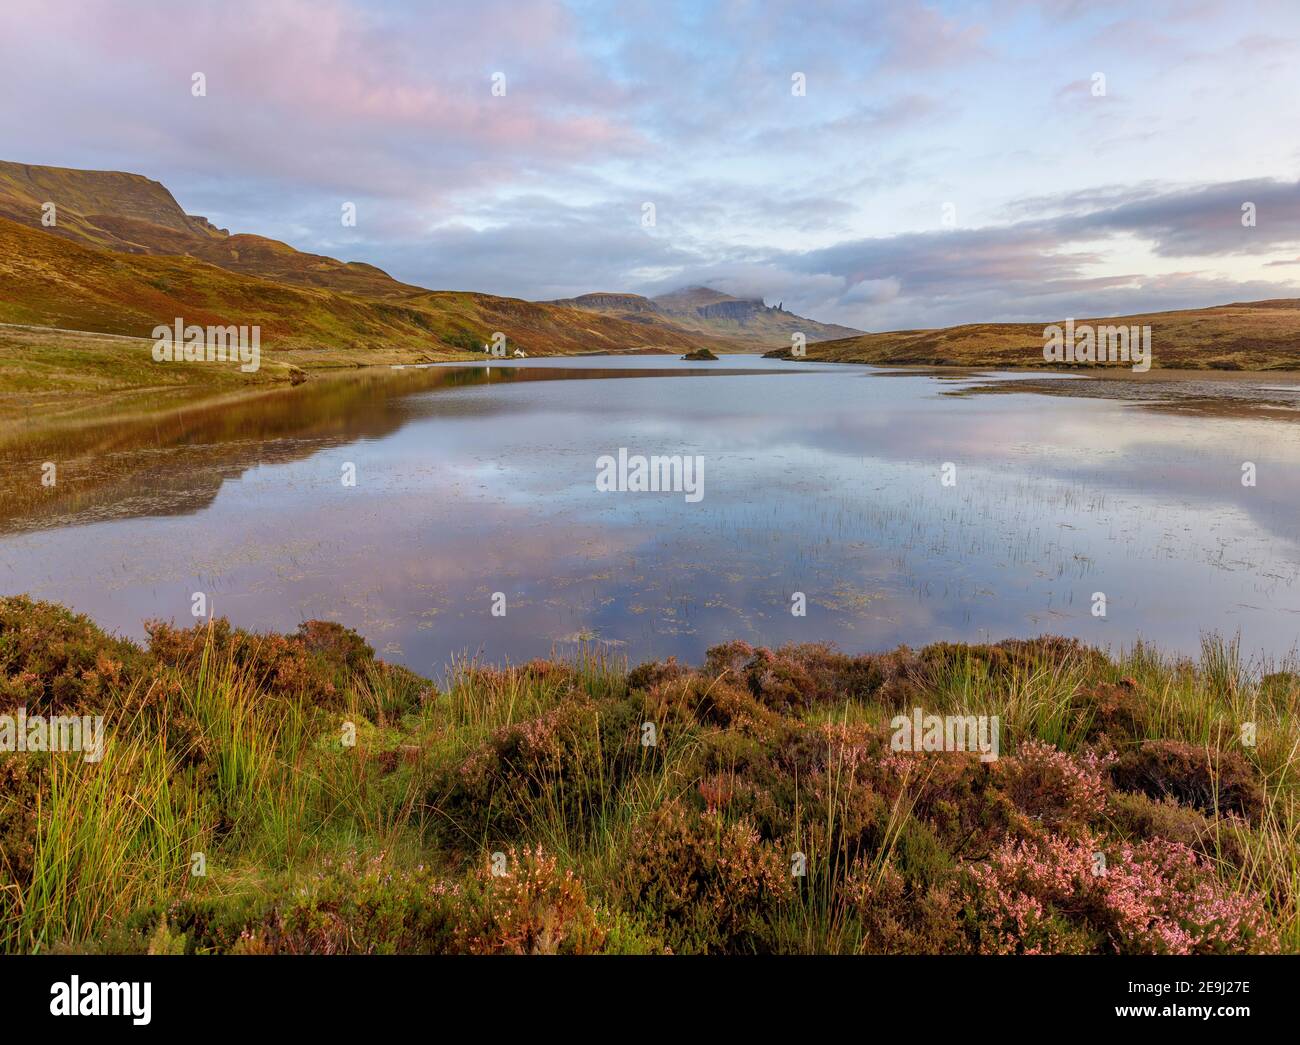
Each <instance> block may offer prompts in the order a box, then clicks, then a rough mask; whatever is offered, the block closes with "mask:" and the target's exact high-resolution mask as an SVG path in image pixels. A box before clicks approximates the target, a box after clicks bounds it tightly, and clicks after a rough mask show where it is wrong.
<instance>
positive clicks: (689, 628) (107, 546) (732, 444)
mask: <svg viewBox="0 0 1300 1045" xmlns="http://www.w3.org/2000/svg"><path fill="white" fill-rule="evenodd" d="M1008 376H1010V375H1008ZM1034 378H1035V379H1036V380H1041V379H1042V375H1034ZM986 379H987V378H986V377H985V378H983V379H981V380H986ZM975 380H976V379H975V378H968V379H964V380H956V381H954V380H953V379H951V378H948V379H943V380H940V379H936V378H935V377H934V376H930V375H923V374H898V373H896V372H882V371H879V370H875V369H873V368H870V367H853V366H843V365H832V364H813V363H798V364H792V363H789V362H780V361H776V360H764V359H761V358H758V357H755V356H744V357H734V356H733V357H726V358H724V359H722V360H719V361H718V362H717V363H684V362H681V361H680V360H677V359H676V358H670V357H645V356H638V357H585V358H580V359H573V358H568V359H545V360H542V359H538V360H527V361H522V362H520V363H511V364H508V365H500V364H494V365H492V366H491V367H490V368H489V367H484V366H475V367H463V366H461V367H453V366H438V367H426V368H405V369H402V370H391V371H390V370H385V371H381V372H378V371H377V372H368V373H365V374H362V375H360V376H352V377H348V378H346V379H337V380H331V379H323V378H313V380H312V381H309V382H308V383H307V384H306V385H303V386H300V387H298V388H294V389H282V390H278V391H275V392H271V393H267V394H265V395H262V396H259V397H256V398H252V399H248V400H244V401H242V402H239V403H235V404H221V405H216V406H206V407H205V406H197V407H190V408H186V409H183V410H178V411H175V412H173V413H172V414H169V415H167V416H166V417H164V418H152V419H149V420H147V421H130V420H127V419H121V420H119V421H115V422H113V423H110V424H103V425H99V426H96V427H94V428H84V427H83V428H76V429H68V430H59V431H56V432H40V433H33V434H32V435H31V436H30V437H29V438H26V439H22V440H19V441H17V442H15V443H13V444H11V445H9V446H8V447H6V449H5V455H4V458H3V461H2V462H0V506H3V507H2V510H0V591H3V592H4V593H5V594H14V593H18V592H30V593H31V594H33V595H34V596H37V597H40V598H45V599H52V600H56V601H59V602H63V603H67V604H69V605H71V606H73V607H74V608H76V609H78V610H80V611H83V612H86V613H89V614H90V615H91V616H92V617H94V618H95V619H96V620H97V621H99V622H100V623H102V624H104V625H106V626H108V627H110V628H112V629H114V630H117V631H119V632H121V633H123V634H127V635H131V636H135V637H139V636H141V635H142V634H143V631H142V621H143V620H144V619H146V618H152V617H161V618H166V619H172V618H174V619H176V620H177V621H179V622H188V621H190V619H191V618H190V605H191V596H192V593H193V592H195V591H203V592H205V593H207V595H208V597H209V599H210V600H211V605H212V607H213V608H214V609H215V611H216V613H218V614H221V615H226V616H229V617H230V618H231V619H232V620H233V621H234V622H235V623H236V624H238V625H241V626H244V627H248V628H255V629H281V630H284V629H289V630H291V629H292V628H294V627H295V626H296V625H297V624H298V623H299V622H300V621H303V620H307V619H311V618H325V619H331V620H338V621H341V622H343V623H345V624H348V625H350V626H352V627H355V628H357V629H358V630H360V631H361V632H362V634H364V635H365V636H366V637H367V638H368V639H369V640H370V641H371V643H372V644H373V645H374V646H375V647H376V648H377V649H379V650H381V651H382V652H383V653H384V655H386V656H388V657H389V658H391V659H395V660H399V661H402V662H404V663H407V664H409V665H410V666H412V667H414V668H415V669H417V670H420V671H424V672H436V671H438V670H440V669H441V668H442V667H443V666H445V665H446V663H447V661H448V660H449V658H450V657H452V656H453V655H457V654H462V653H468V654H471V655H472V654H475V653H478V654H481V655H483V656H484V657H486V658H487V659H492V660H496V659H506V658H509V659H512V660H521V659H524V658H527V657H531V656H540V655H546V654H548V653H550V652H551V651H552V650H554V649H559V650H560V651H564V650H566V649H568V648H569V647H570V644H572V643H576V642H578V641H582V640H584V639H587V640H592V641H598V642H603V643H607V644H608V645H609V646H610V648H612V649H613V650H615V651H618V652H621V653H624V654H626V655H627V656H628V657H629V658H630V659H631V660H632V661H634V662H635V661H639V660H643V659H648V658H650V657H662V656H667V655H670V654H673V655H677V656H679V657H682V658H685V659H688V660H692V661H698V660H699V659H700V658H701V656H702V654H703V651H704V650H705V649H706V648H707V647H708V646H710V645H712V644H714V643H717V642H721V641H725V640H728V639H733V638H742V639H747V640H749V641H750V642H753V643H767V644H775V643H782V642H791V641H811V640H827V641H832V642H835V643H837V644H839V645H840V646H841V647H843V648H845V649H848V650H854V651H857V650H874V649H881V648H886V647H891V646H894V645H896V644H898V643H901V642H906V643H910V644H913V645H920V644H924V643H927V642H933V641H938V640H979V639H984V638H992V639H999V638H1005V637H1009V636H1023V635H1032V634H1038V633H1041V632H1053V633H1058V634H1065V635H1073V636H1078V637H1080V638H1082V639H1085V640H1087V641H1089V642H1096V643H1099V644H1104V645H1105V644H1108V645H1111V646H1120V645H1129V644H1131V643H1132V642H1133V641H1134V640H1135V639H1137V638H1139V637H1141V638H1145V639H1150V640H1153V641H1155V642H1157V643H1159V644H1161V645H1162V646H1164V647H1166V648H1169V649H1171V650H1180V651H1186V652H1194V651H1195V650H1196V649H1197V648H1198V644H1199V636H1200V634H1201V633H1202V632H1204V631H1207V630H1211V629H1214V630H1219V631H1222V632H1227V633H1235V632H1237V631H1240V632H1241V634H1242V638H1243V644H1244V646H1245V647H1246V649H1247V650H1249V651H1265V652H1267V653H1269V654H1271V655H1275V656H1280V655H1282V654H1285V653H1286V652H1287V651H1289V650H1290V649H1291V648H1292V647H1293V646H1294V645H1295V644H1296V640H1297V634H1298V633H1300V583H1298V581H1300V555H1297V541H1298V540H1300V521H1298V520H1300V510H1298V509H1300V425H1293V424H1285V423H1279V422H1277V421H1269V420H1252V419H1248V418H1232V417H1208V418H1207V417H1199V416H1179V415H1173V414H1160V413H1155V412H1152V411H1151V410H1148V409H1145V408H1144V407H1143V406H1142V404H1141V403H1135V402H1131V401H1126V402H1117V401H1113V400H1108V399H1095V398H1065V397H1059V396H1050V397H1049V396H1044V395H1036V394H1030V393H1019V392H1012V393H1010V394H1000V395H995V396H970V397H954V396H952V395H946V394H945V393H947V392H951V391H954V390H958V391H959V390H961V388H962V386H963V385H964V384H966V383H971V382H974V381H975ZM1057 380H1079V379H1078V378H1071V377H1062V378H1058V379H1057ZM1266 383H1267V382H1266V380H1265V379H1264V378H1262V377H1261V379H1260V384H1261V385H1263V384H1266ZM620 447H626V448H627V449H628V450H629V452H630V453H633V454H638V453H639V454H645V455H650V454H661V455H671V454H682V455H691V456H694V455H699V456H700V457H702V459H703V461H704V487H703V489H704V496H703V499H702V500H700V501H699V502H698V503H688V502H687V500H686V499H685V497H684V496H683V494H681V493H662V494H658V493H637V492H615V493H601V492H598V491H597V489H596V484H595V479H596V471H597V459H598V458H599V457H600V456H601V455H604V454H617V453H618V450H619V448H620ZM46 460H55V461H57V462H58V463H59V467H60V471H59V483H58V485H57V486H56V487H55V488H54V489H53V490H51V489H48V488H42V487H41V486H40V484H39V469H40V465H41V463H42V462H43V461H46ZM1247 461H1249V462H1252V463H1254V465H1255V467H1256V473H1257V476H1258V481H1257V485H1256V486H1254V487H1247V486H1243V485H1242V481H1241V476H1242V464H1243V462H1247ZM945 463H951V464H952V465H954V466H955V475H956V485H955V486H951V487H949V486H944V485H943V484H942V482H941V475H942V474H943V466H944V464H945ZM349 464H350V465H353V466H355V474H356V485H355V486H354V487H349V486H345V485H344V484H343V483H342V482H341V479H342V477H343V474H344V471H345V466H346V465H349ZM497 592H500V593H502V594H503V595H504V597H505V605H506V613H505V616H503V617H498V616H493V615H492V612H491V610H492V605H493V597H494V594H495V593H497ZM796 592H802V593H804V595H805V596H806V600H807V615H806V616H805V617H796V616H794V615H792V613H791V604H792V603H791V599H792V596H793V595H794V593H796ZM1098 592H1102V593H1104V594H1105V596H1106V616H1105V617H1104V618H1102V617H1097V616H1094V615H1093V613H1092V612H1091V610H1092V606H1093V595H1094V593H1098Z"/></svg>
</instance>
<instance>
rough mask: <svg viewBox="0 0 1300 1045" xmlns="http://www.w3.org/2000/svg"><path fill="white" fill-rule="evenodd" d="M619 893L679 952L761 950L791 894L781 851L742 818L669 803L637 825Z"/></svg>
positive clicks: (676, 802) (678, 801) (681, 803)
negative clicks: (651, 920)
mask: <svg viewBox="0 0 1300 1045" xmlns="http://www.w3.org/2000/svg"><path fill="white" fill-rule="evenodd" d="M622 893H623V895H624V897H625V898H627V899H628V900H629V901H632V902H636V903H637V904H639V905H640V906H642V908H643V909H644V910H646V911H647V914H648V916H649V917H652V918H654V919H655V920H656V922H657V925H656V928H658V929H660V930H661V931H662V933H663V936H664V939H665V940H667V941H668V942H669V944H670V945H671V946H672V947H673V949H674V950H677V951H683V950H684V951H697V952H707V951H716V952H726V953H732V952H736V951H754V950H765V949H767V943H766V940H767V919H768V918H769V917H770V916H771V915H772V914H774V913H775V912H776V911H777V909H779V907H780V906H781V905H782V904H784V903H787V902H788V901H789V900H790V899H791V898H792V896H793V888H792V884H791V877H790V865H789V862H788V861H787V859H786V856H785V854H783V853H781V852H779V851H778V850H777V849H776V847H775V846H773V845H772V844H770V843H766V842H763V841H761V840H760V838H759V834H758V831H757V830H755V829H754V827H753V825H752V824H751V823H749V822H748V821H746V820H743V819H742V820H736V821H733V822H730V823H728V822H726V821H724V819H723V817H722V816H721V815H720V814H717V813H700V812H697V811H695V810H692V809H688V808H687V807H686V805H685V804H684V803H683V802H682V801H681V800H673V801H670V802H667V803H665V804H664V805H663V806H660V807H659V808H658V809H656V810H654V811H653V812H652V813H651V814H650V815H649V816H647V817H646V818H644V820H643V821H642V822H641V823H640V824H639V825H638V827H637V830H636V833H635V836H634V839H633V843H632V845H631V848H630V850H629V852H628V854H627V859H626V860H625V861H624V865H623V876H622Z"/></svg>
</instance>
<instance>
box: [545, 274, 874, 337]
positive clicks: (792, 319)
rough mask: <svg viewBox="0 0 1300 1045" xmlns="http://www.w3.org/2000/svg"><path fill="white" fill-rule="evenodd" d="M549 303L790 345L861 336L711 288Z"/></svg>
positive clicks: (594, 296) (588, 296)
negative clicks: (793, 339) (796, 337)
mask: <svg viewBox="0 0 1300 1045" xmlns="http://www.w3.org/2000/svg"><path fill="white" fill-rule="evenodd" d="M547 304H551V305H562V306H565V307H568V308H580V309H583V310H584V311H588V312H598V313H602V314H604V315H614V316H618V317H620V318H622V319H627V320H631V321H633V322H650V321H653V320H654V319H661V320H667V321H669V322H671V323H673V324H675V325H677V326H680V327H682V328H684V329H686V330H693V331H698V332H700V333H705V334H714V335H717V336H719V337H736V338H746V339H750V340H756V341H760V342H762V343H764V344H770V345H773V346H776V345H782V346H788V345H789V343H790V335H791V334H796V333H802V334H803V335H804V337H805V338H807V340H808V341H809V342H812V341H829V340H833V339H835V338H844V337H854V336H856V335H858V334H861V333H862V331H860V330H855V329H854V328H853V327H845V326H840V325H838V324H836V323H819V322H818V321H817V320H815V319H807V318H806V317H804V316H797V315H795V314H794V313H793V312H787V311H785V309H784V308H772V307H770V306H769V305H767V304H766V303H765V302H764V301H763V299H762V298H738V297H734V296H732V295H731V294H724V293H723V292H722V291H720V290H714V289H713V288H712V287H698V286H697V287H683V288H682V289H680V290H674V291H671V292H670V293H667V294H660V295H659V296H657V297H653V298H648V297H643V296H642V295H640V294H617V293H595V294H582V295H580V296H579V297H576V298H563V299H560V300H557V301H550V302H547Z"/></svg>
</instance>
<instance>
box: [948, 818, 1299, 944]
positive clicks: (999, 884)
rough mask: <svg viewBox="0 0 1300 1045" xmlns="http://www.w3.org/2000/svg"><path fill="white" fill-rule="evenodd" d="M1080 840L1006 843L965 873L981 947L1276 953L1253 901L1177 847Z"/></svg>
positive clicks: (1161, 842) (1258, 906)
mask: <svg viewBox="0 0 1300 1045" xmlns="http://www.w3.org/2000/svg"><path fill="white" fill-rule="evenodd" d="M1102 851H1103V847H1102V846H1101V845H1100V843H1098V842H1097V841H1095V840H1094V839H1092V838H1091V837H1088V836H1085V837H1083V838H1081V839H1077V840H1076V839H1070V838H1065V837H1062V836H1059V835H1049V836H1047V837H1045V838H1043V839H1041V840H1023V839H1022V840H1018V841H1008V842H1006V843H1004V844H1003V845H1002V846H1001V847H1000V848H999V849H998V850H997V851H996V852H994V853H993V855H992V856H991V857H990V859H989V861H988V863H986V864H983V865H981V866H978V867H976V868H974V869H973V870H972V872H971V875H970V882H971V885H972V887H973V891H972V893H971V894H970V900H969V902H970V908H969V910H970V911H971V912H972V913H973V930H974V936H975V939H976V942H977V946H978V949H979V950H981V951H983V952H985V953H997V954H1014V953H1024V954H1036V953H1062V952H1076V951H1094V950H1104V951H1111V952H1115V953H1121V954H1221V953H1238V952H1250V951H1257V950H1266V949H1268V948H1270V947H1274V946H1276V941H1275V940H1274V939H1273V938H1272V936H1271V934H1270V932H1269V930H1268V929H1267V928H1266V921H1265V915H1264V911H1263V908H1262V905H1261V902H1260V899H1259V897H1257V896H1254V895H1241V894H1236V893H1232V892H1230V891H1228V890H1227V889H1225V888H1224V887H1223V885H1222V884H1221V883H1220V882H1219V881H1218V880H1217V879H1216V878H1215V877H1214V874H1213V872H1212V871H1211V870H1210V868H1208V867H1207V866H1206V865H1205V864H1204V863H1202V862H1201V861H1200V860H1199V859H1198V857H1197V856H1196V854H1195V853H1193V852H1192V850H1190V849H1188V848H1187V847H1186V846H1184V845H1180V844H1178V843H1176V842H1166V841H1164V840H1153V841H1147V842H1141V843H1139V844H1137V845H1130V844H1128V843H1119V844H1117V845H1113V846H1111V847H1109V849H1108V850H1106V851H1105V855H1106V863H1105V866H1104V870H1103V873H1101V874H1097V873H1095V870H1096V864H1095V854H1097V853H1099V852H1102Z"/></svg>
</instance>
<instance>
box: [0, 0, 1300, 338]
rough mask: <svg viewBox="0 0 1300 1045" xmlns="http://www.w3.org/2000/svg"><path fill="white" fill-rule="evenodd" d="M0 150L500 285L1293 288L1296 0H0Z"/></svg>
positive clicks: (355, 254)
mask: <svg viewBox="0 0 1300 1045" xmlns="http://www.w3.org/2000/svg"><path fill="white" fill-rule="evenodd" d="M196 73H202V74H203V80H204V87H205V93H202V94H197V95H196V93H195V89H194V77H195V74H196ZM801 88H802V89H801ZM0 158H2V159H8V160H17V161H20V162H25V163H39V164H51V165H55V166H65V167H83V168H93V169H107V170H123V171H131V172H135V173H138V174H143V175H146V176H147V177H150V178H153V179H155V180H157V181H160V182H162V183H163V184H164V185H166V186H167V187H168V188H169V189H170V190H171V191H172V192H173V194H174V195H175V196H176V198H177V199H178V201H179V202H180V204H181V205H182V206H183V207H184V208H185V209H186V210H187V211H188V212H189V213H192V214H202V215H204V216H206V217H207V218H209V220H211V221H213V222H214V223H215V224H217V225H219V226H221V227H223V228H228V229H230V230H231V231H232V232H253V233H258V234H261V235H266V236H271V237H274V238H276V239H282V240H285V241H286V242H288V243H291V244H293V245H294V246H295V247H297V248H298V249H300V250H307V251H313V252H316V253H322V254H328V255H331V256H334V257H339V258H342V259H344V260H349V261H365V262H369V263H371V264H375V265H378V266H380V267H381V268H383V269H385V270H386V271H388V272H390V273H391V274H392V275H394V276H395V277H397V278H398V279H401V280H404V281H407V282H410V283H414V284H418V285H420V286H426V287H431V288H434V289H454V290H478V291H484V292H488V293H493V294H503V295H509V296H515V297H523V298H528V299H534V300H538V299H550V298H559V297H570V296H573V295H576V294H582V293H587V292H591V291H618V292H635V293H644V294H656V293H662V292H664V291H667V290H671V289H675V288H678V287H682V286H688V285H694V284H707V285H709V286H713V287H716V288H718V289H720V290H723V291H725V292H728V293H732V294H737V295H740V296H744V297H759V296H761V297H763V298H765V299H766V300H767V302H768V303H769V304H775V303H777V302H778V301H780V302H783V303H784V306H785V307H786V308H787V309H788V310H790V311H793V312H796V313H799V314H801V315H805V316H810V317H812V318H815V319H819V320H822V321H826V322H838V323H844V324H847V325H849V326H854V327H858V328H860V329H866V330H885V329H899V328H912V327H932V326H940V325H947V324H952V323H963V322H986V321H987V322H993V321H1042V320H1049V319H1057V318H1063V317H1065V316H1101V315H1117V314H1124V313H1130V312H1135V311H1147V310H1163V309H1171V308H1195V307H1200V306H1204V305H1212V304H1222V303H1226V302H1231V301H1243V300H1256V299H1263V298H1270V297H1295V296H1300V0H1180V2H1173V0H1142V2H1140V3H1139V2H1132V0H1123V2H1113V3H1112V2H1109V0H1038V2H1028V0H978V2H977V0H966V2H956V0H953V2H939V0H933V2H923V0H891V2H873V0H844V2H839V0H791V2H784V0H773V2H770V3H763V2H757V0H753V2H749V0H718V2H704V0H700V2H680V3H674V2H671V0H644V2H643V0H621V2H617V3H615V2H605V3H595V2H586V0H570V2H558V0H470V2H462V0H434V2H423V3H415V2H410V3H396V2H393V3H380V2H366V0H213V2H207V0H188V2H185V3H176V2H153V0H114V2H106V0H0ZM347 203H352V204H354V205H355V208H356V224H355V225H354V226H348V225H344V223H343V220H342V215H343V211H344V204H347ZM647 205H651V206H652V209H651V207H648V206H647ZM1247 205H1253V206H1251V207H1247ZM1244 207H1245V208H1247V210H1248V211H1253V214H1254V220H1253V222H1250V221H1248V220H1243V218H1244V217H1246V215H1244V213H1243V208H1244ZM650 217H652V218H653V223H650V222H649V220H648V219H649V218H650Z"/></svg>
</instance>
